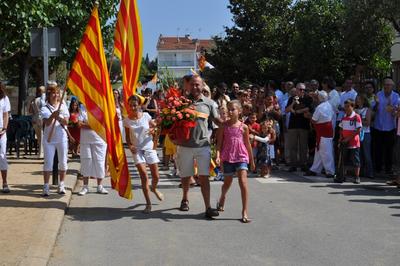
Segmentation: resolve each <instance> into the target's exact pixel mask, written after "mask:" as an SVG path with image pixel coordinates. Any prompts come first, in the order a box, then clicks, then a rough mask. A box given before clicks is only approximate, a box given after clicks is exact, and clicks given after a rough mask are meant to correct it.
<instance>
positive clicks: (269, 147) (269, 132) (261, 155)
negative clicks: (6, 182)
mask: <svg viewBox="0 0 400 266" xmlns="http://www.w3.org/2000/svg"><path fill="white" fill-rule="evenodd" d="M250 140H252V141H258V142H260V143H259V144H258V156H257V158H258V160H257V161H258V163H261V173H260V175H261V176H262V177H264V178H269V177H270V175H271V170H272V160H273V159H274V158H275V150H274V149H275V147H274V143H275V140H276V132H275V129H274V120H273V119H271V118H267V120H265V121H264V122H263V123H261V133H260V136H257V135H251V138H250Z"/></svg>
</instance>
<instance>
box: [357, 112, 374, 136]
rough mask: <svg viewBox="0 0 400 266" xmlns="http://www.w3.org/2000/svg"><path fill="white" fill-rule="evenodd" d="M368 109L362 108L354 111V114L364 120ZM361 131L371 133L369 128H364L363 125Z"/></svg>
mask: <svg viewBox="0 0 400 266" xmlns="http://www.w3.org/2000/svg"><path fill="white" fill-rule="evenodd" d="M367 112H368V108H367V107H364V108H362V109H356V113H357V114H359V115H360V116H361V119H365V118H366V117H367ZM363 131H364V133H371V128H370V126H364V124H363Z"/></svg>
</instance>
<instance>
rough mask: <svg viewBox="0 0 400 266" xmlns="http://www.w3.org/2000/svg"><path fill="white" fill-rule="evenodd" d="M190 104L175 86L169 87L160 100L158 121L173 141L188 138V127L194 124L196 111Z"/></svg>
mask: <svg viewBox="0 0 400 266" xmlns="http://www.w3.org/2000/svg"><path fill="white" fill-rule="evenodd" d="M191 104H192V101H191V100H189V99H187V98H186V97H184V96H182V95H181V93H180V92H179V90H177V89H176V88H170V89H169V90H168V91H167V93H166V96H165V100H163V101H162V102H161V112H160V117H159V123H160V125H161V129H163V130H166V131H167V133H168V135H169V137H170V139H171V140H172V141H174V142H175V141H185V140H188V139H189V138H190V129H191V128H193V127H195V126H196V111H195V110H194V106H192V105H191Z"/></svg>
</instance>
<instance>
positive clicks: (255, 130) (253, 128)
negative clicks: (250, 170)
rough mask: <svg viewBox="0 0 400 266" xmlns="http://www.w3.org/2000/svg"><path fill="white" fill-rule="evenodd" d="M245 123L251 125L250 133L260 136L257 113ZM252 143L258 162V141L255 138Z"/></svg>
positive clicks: (254, 156) (254, 155)
mask: <svg viewBox="0 0 400 266" xmlns="http://www.w3.org/2000/svg"><path fill="white" fill-rule="evenodd" d="M245 123H246V125H247V126H248V127H249V132H250V134H252V135H254V136H258V135H259V134H260V130H261V126H260V124H259V123H257V113H255V112H253V113H252V114H251V115H250V116H249V118H248V119H247V121H245ZM250 143H251V147H252V148H253V158H254V162H256V161H257V160H256V158H257V141H255V140H253V141H251V142H250ZM256 168H257V164H256ZM254 172H257V170H255V171H254Z"/></svg>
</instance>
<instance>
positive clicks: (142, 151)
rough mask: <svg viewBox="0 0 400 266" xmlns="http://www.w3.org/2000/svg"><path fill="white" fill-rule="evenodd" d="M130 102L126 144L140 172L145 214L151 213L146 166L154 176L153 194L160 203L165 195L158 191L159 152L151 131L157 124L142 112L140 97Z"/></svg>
mask: <svg viewBox="0 0 400 266" xmlns="http://www.w3.org/2000/svg"><path fill="white" fill-rule="evenodd" d="M128 102H129V106H130V109H131V112H130V114H129V117H127V118H125V119H124V126H125V132H126V142H127V144H128V147H129V149H130V150H131V152H132V155H133V163H134V164H135V165H136V168H137V170H138V172H139V175H140V180H141V183H142V190H143V194H144V197H145V198H146V208H145V209H144V211H143V212H144V213H150V212H151V201H150V189H149V179H148V177H147V170H146V165H148V166H149V168H150V171H151V176H152V180H151V192H153V193H154V194H155V195H156V197H157V198H158V199H159V200H160V201H162V200H163V199H164V196H163V194H162V193H160V192H159V191H158V190H157V184H158V180H159V177H160V175H159V173H158V165H157V163H158V162H159V161H160V160H159V159H158V156H157V152H156V151H155V150H154V149H153V145H154V144H153V136H152V134H151V131H152V130H153V129H154V128H155V127H156V123H155V122H154V121H153V120H152V118H151V116H150V115H149V114H148V113H146V112H143V111H142V109H141V104H142V101H141V99H140V98H139V97H138V96H136V95H133V96H131V97H129V100H128Z"/></svg>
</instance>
